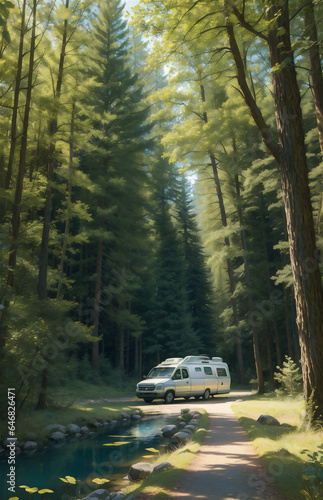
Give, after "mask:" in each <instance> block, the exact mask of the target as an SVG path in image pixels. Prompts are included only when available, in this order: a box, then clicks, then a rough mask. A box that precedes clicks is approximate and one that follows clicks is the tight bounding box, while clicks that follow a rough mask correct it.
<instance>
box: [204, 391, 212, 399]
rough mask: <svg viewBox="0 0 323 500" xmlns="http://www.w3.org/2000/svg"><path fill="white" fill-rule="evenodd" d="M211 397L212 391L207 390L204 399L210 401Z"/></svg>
mask: <svg viewBox="0 0 323 500" xmlns="http://www.w3.org/2000/svg"><path fill="white" fill-rule="evenodd" d="M210 395H211V393H210V389H205V392H204V395H203V399H209V397H210Z"/></svg>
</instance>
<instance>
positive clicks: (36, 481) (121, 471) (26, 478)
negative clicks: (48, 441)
mask: <svg viewBox="0 0 323 500" xmlns="http://www.w3.org/2000/svg"><path fill="white" fill-rule="evenodd" d="M172 421H174V416H168V417H167V416H155V415H154V416H147V417H145V418H144V419H143V420H141V421H139V422H122V423H120V424H119V423H118V424H114V425H109V426H107V427H105V428H103V429H101V430H100V431H98V432H96V433H95V434H94V435H93V436H84V437H81V438H79V439H75V438H74V439H73V438H71V439H69V440H67V441H65V442H62V443H59V444H57V445H47V446H45V447H43V448H42V449H40V450H38V451H37V452H36V453H34V454H29V455H28V454H26V453H21V454H20V455H17V457H16V486H17V487H16V492H15V494H13V493H12V492H8V489H7V487H8V485H7V484H6V479H4V478H6V477H7V476H6V475H7V474H8V472H9V466H8V463H7V457H6V456H4V455H2V456H1V459H0V460H1V461H0V476H1V477H2V478H3V479H4V481H3V479H2V481H1V488H0V497H1V499H4V500H7V499H9V498H10V497H12V496H17V497H19V498H20V499H21V500H25V499H26V500H27V499H28V500H29V499H30V496H29V494H27V493H26V492H25V491H24V490H22V489H20V488H19V487H18V486H19V485H28V486H31V487H34V486H36V487H37V488H38V489H42V488H49V489H51V490H54V492H55V493H54V494H51V495H48V497H50V498H51V500H62V499H64V500H65V499H67V496H66V495H64V493H65V494H66V493H67V490H68V486H69V485H66V484H65V483H63V482H62V481H60V479H59V478H64V477H65V476H72V477H74V478H76V479H77V484H76V485H70V487H69V489H70V490H72V492H73V495H74V494H77V497H79V498H82V496H83V497H84V496H86V495H87V494H89V493H90V491H93V490H95V489H97V488H98V487H105V486H97V485H95V484H94V483H93V482H92V479H94V478H107V479H109V483H107V484H108V486H106V487H108V489H110V490H113V489H115V488H117V486H118V485H117V483H118V481H119V480H120V478H122V476H124V475H125V474H126V473H127V472H128V470H129V467H130V465H131V464H132V463H134V461H136V460H138V459H139V458H140V457H141V456H142V455H145V454H147V452H145V448H147V447H156V448H157V449H158V448H159V447H160V446H161V445H162V444H164V439H163V438H162V437H161V436H160V435H159V434H160V430H161V429H162V427H164V426H165V425H167V424H168V423H170V422H172ZM103 445H104V446H103ZM39 498H41V496H39Z"/></svg>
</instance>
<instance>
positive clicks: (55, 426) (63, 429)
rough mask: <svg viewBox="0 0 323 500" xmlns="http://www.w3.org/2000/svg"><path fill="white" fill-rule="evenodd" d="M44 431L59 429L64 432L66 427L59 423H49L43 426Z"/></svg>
mask: <svg viewBox="0 0 323 500" xmlns="http://www.w3.org/2000/svg"><path fill="white" fill-rule="evenodd" d="M45 430H46V431H59V432H62V433H63V434H65V433H66V427H65V425H60V424H50V425H47V426H46V427H45Z"/></svg>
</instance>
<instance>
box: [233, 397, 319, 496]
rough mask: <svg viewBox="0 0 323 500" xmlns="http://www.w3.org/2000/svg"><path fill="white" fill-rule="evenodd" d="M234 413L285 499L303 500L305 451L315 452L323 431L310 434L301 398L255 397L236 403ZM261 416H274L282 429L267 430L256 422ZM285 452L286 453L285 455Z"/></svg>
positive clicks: (269, 427) (272, 428) (273, 427)
mask: <svg viewBox="0 0 323 500" xmlns="http://www.w3.org/2000/svg"><path fill="white" fill-rule="evenodd" d="M232 409H233V411H234V412H235V414H236V415H237V417H238V418H239V421H240V423H241V425H242V426H243V428H244V429H245V431H246V432H247V434H248V436H249V438H250V439H251V440H252V442H253V445H254V448H255V450H256V451H257V453H258V454H259V456H260V457H261V459H262V461H263V463H264V466H265V469H266V471H267V473H268V475H269V477H270V480H274V481H275V482H276V483H277V484H278V485H279V488H280V489H281V491H282V492H283V494H284V495H285V497H286V498H288V499H291V500H294V499H295V500H300V498H301V497H300V491H301V490H302V489H304V482H303V479H302V473H303V470H304V468H305V466H306V463H305V462H304V459H305V460H306V455H304V454H302V453H301V452H302V450H304V449H307V450H310V451H311V452H314V451H316V450H318V449H319V446H320V445H321V444H322V442H323V430H322V429H319V430H317V431H314V430H309V429H307V428H306V426H305V425H304V416H305V405H304V400H303V398H302V397H301V396H298V397H296V398H293V399H291V398H285V399H278V398H277V397H276V396H275V395H273V394H271V395H267V396H252V397H250V398H248V399H246V400H244V401H238V402H236V403H233V405H232ZM260 414H263V415H271V416H273V417H275V418H277V419H278V420H279V422H280V423H281V425H280V426H278V427H277V426H266V425H262V424H259V423H258V422H257V419H258V417H259V416H260ZM284 450H286V451H284Z"/></svg>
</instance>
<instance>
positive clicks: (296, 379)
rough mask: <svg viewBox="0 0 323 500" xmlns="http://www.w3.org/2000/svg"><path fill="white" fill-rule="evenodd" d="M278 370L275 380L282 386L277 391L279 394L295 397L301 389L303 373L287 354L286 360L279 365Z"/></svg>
mask: <svg viewBox="0 0 323 500" xmlns="http://www.w3.org/2000/svg"><path fill="white" fill-rule="evenodd" d="M277 370H278V371H277V372H276V373H275V380H277V382H278V383H279V384H280V386H281V388H280V389H276V391H275V392H276V393H277V395H278V396H282V395H284V396H289V397H293V396H295V395H296V394H297V393H299V392H300V391H301V389H302V384H301V380H302V374H301V373H300V369H299V367H298V366H297V365H296V363H295V362H294V361H293V360H292V359H291V358H290V357H289V356H286V361H284V362H283V366H282V367H279V366H277Z"/></svg>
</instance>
